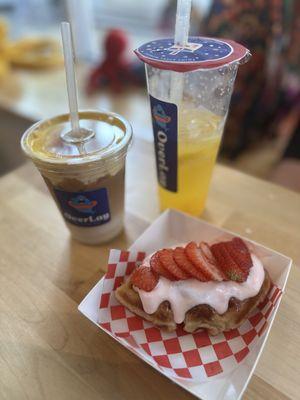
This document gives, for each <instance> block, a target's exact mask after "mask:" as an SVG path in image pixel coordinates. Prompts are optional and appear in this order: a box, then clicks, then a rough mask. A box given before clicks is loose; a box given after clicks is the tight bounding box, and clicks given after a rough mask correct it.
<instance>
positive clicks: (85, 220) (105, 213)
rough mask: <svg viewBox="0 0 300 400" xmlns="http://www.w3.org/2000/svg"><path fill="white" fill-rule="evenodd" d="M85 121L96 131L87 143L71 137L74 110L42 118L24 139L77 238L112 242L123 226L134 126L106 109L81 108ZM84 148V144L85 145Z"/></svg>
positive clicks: (24, 143) (25, 145) (30, 156)
mask: <svg viewBox="0 0 300 400" xmlns="http://www.w3.org/2000/svg"><path fill="white" fill-rule="evenodd" d="M79 118H80V125H81V127H83V128H85V129H89V130H91V131H92V132H94V135H93V136H92V137H91V138H90V139H89V140H87V141H85V142H84V143H81V144H79V145H78V144H76V143H70V142H68V141H65V140H64V139H63V138H64V135H65V134H66V133H68V131H69V130H70V122H69V114H64V115H58V116H56V117H54V118H51V119H47V120H43V121H40V122H38V123H36V124H35V125H33V126H32V127H30V128H29V129H28V130H27V131H26V132H25V133H24V135H23V137H22V139H21V145H22V148H23V150H24V152H25V153H26V155H27V156H28V157H29V158H31V159H32V161H33V162H34V164H35V165H36V167H37V168H38V170H39V171H40V173H41V175H42V177H43V178H44V180H45V182H46V184H47V186H48V188H49V191H50V193H51V194H52V196H53V198H54V200H55V202H56V204H57V206H58V208H59V210H60V211H61V214H62V216H63V218H64V220H65V223H66V225H67V227H68V228H69V230H70V232H71V235H72V237H73V238H74V239H76V240H78V241H80V242H82V243H86V244H98V243H102V242H106V241H108V240H110V239H112V238H113V237H115V236H116V235H118V234H119V233H120V232H121V230H122V228H123V216H124V184H125V182H124V177H125V159H126V154H127V150H128V146H129V144H130V142H131V140H132V129H131V126H130V124H129V123H128V122H127V121H126V120H125V119H124V118H123V117H121V116H119V115H117V114H114V113H110V112H100V111H81V112H79ZM79 146H80V148H79Z"/></svg>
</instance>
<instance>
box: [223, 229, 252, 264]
mask: <svg viewBox="0 0 300 400" xmlns="http://www.w3.org/2000/svg"><path fill="white" fill-rule="evenodd" d="M226 245H227V249H228V251H229V253H230V255H231V257H232V258H233V259H234V260H235V261H236V262H237V263H238V265H239V266H240V267H241V268H242V269H244V270H245V271H248V270H249V269H250V268H251V267H252V259H251V254H250V252H249V250H248V247H247V246H246V244H245V242H244V241H243V240H242V239H240V238H238V237H235V238H233V239H232V240H231V241H230V242H226Z"/></svg>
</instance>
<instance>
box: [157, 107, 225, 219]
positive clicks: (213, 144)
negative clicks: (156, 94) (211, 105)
mask: <svg viewBox="0 0 300 400" xmlns="http://www.w3.org/2000/svg"><path fill="white" fill-rule="evenodd" d="M222 130H223V118H222V117H220V116H217V115H216V114H213V113H212V112H210V111H208V110H205V109H192V110H191V109H185V110H183V111H181V112H180V113H179V115H178V167H177V182H178V188H177V192H171V191H169V190H166V189H164V188H163V187H162V186H160V185H159V198H160V206H161V209H166V208H169V207H171V208H176V209H180V210H182V211H185V212H187V213H189V214H192V215H200V214H201V213H202V211H203V209H204V205H205V200H206V197H207V193H208V188H209V183H210V179H211V175H212V171H213V167H214V165H215V161H216V157H217V153H218V149H219V145H220V140H221V134H222Z"/></svg>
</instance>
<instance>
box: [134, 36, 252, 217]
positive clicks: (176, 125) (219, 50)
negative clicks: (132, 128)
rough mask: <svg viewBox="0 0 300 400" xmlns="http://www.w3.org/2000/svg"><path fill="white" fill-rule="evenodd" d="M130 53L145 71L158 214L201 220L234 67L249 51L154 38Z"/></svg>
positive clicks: (203, 40) (221, 43)
mask: <svg viewBox="0 0 300 400" xmlns="http://www.w3.org/2000/svg"><path fill="white" fill-rule="evenodd" d="M135 53H136V55H137V56H138V57H139V58H140V59H141V60H142V61H143V62H144V63H145V66H146V75H147V85H148V93H149V97H150V105H151V114H152V124H153V133H154V144H155V154H156V167H157V181H158V188H159V198H160V205H161V209H165V208H169V207H171V208H176V209H179V210H182V211H185V212H188V213H190V214H193V215H200V214H201V213H202V211H203V209H204V206H205V201H206V197H207V193H208V188H209V183H210V180H211V175H212V171H213V167H214V165H215V161H216V157H217V153H218V149H219V146H220V142H221V137H222V133H223V130H224V125H225V122H226V118H227V114H228V109H229V104H230V99H231V94H232V91H233V86H234V82H235V78H236V74H237V70H238V66H239V65H240V64H242V63H245V62H246V61H247V60H248V59H249V58H250V52H249V50H247V49H246V48H245V47H243V46H241V45H239V44H237V43H235V42H233V41H231V40H225V39H222V40H220V39H214V38H207V37H190V38H189V40H188V42H187V44H186V45H185V46H181V45H176V44H174V39H159V40H154V41H152V42H149V43H146V44H144V45H142V46H141V47H139V48H138V49H137V50H136V51H135ZM241 101H242V99H241Z"/></svg>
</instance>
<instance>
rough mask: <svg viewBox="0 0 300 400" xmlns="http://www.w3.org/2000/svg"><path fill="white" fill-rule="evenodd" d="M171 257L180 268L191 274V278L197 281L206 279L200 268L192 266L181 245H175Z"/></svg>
mask: <svg viewBox="0 0 300 400" xmlns="http://www.w3.org/2000/svg"><path fill="white" fill-rule="evenodd" d="M173 257H174V260H175V262H176V264H177V265H178V267H179V268H180V269H182V270H183V271H185V272H186V273H187V274H189V275H191V276H192V277H193V278H196V279H198V280H199V281H202V282H206V281H207V280H208V279H207V278H206V276H205V275H204V274H203V273H202V272H201V271H200V269H198V268H196V267H194V264H193V263H191V261H190V260H189V259H188V258H187V256H186V254H185V251H184V248H183V247H176V249H175V250H174V252H173Z"/></svg>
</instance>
